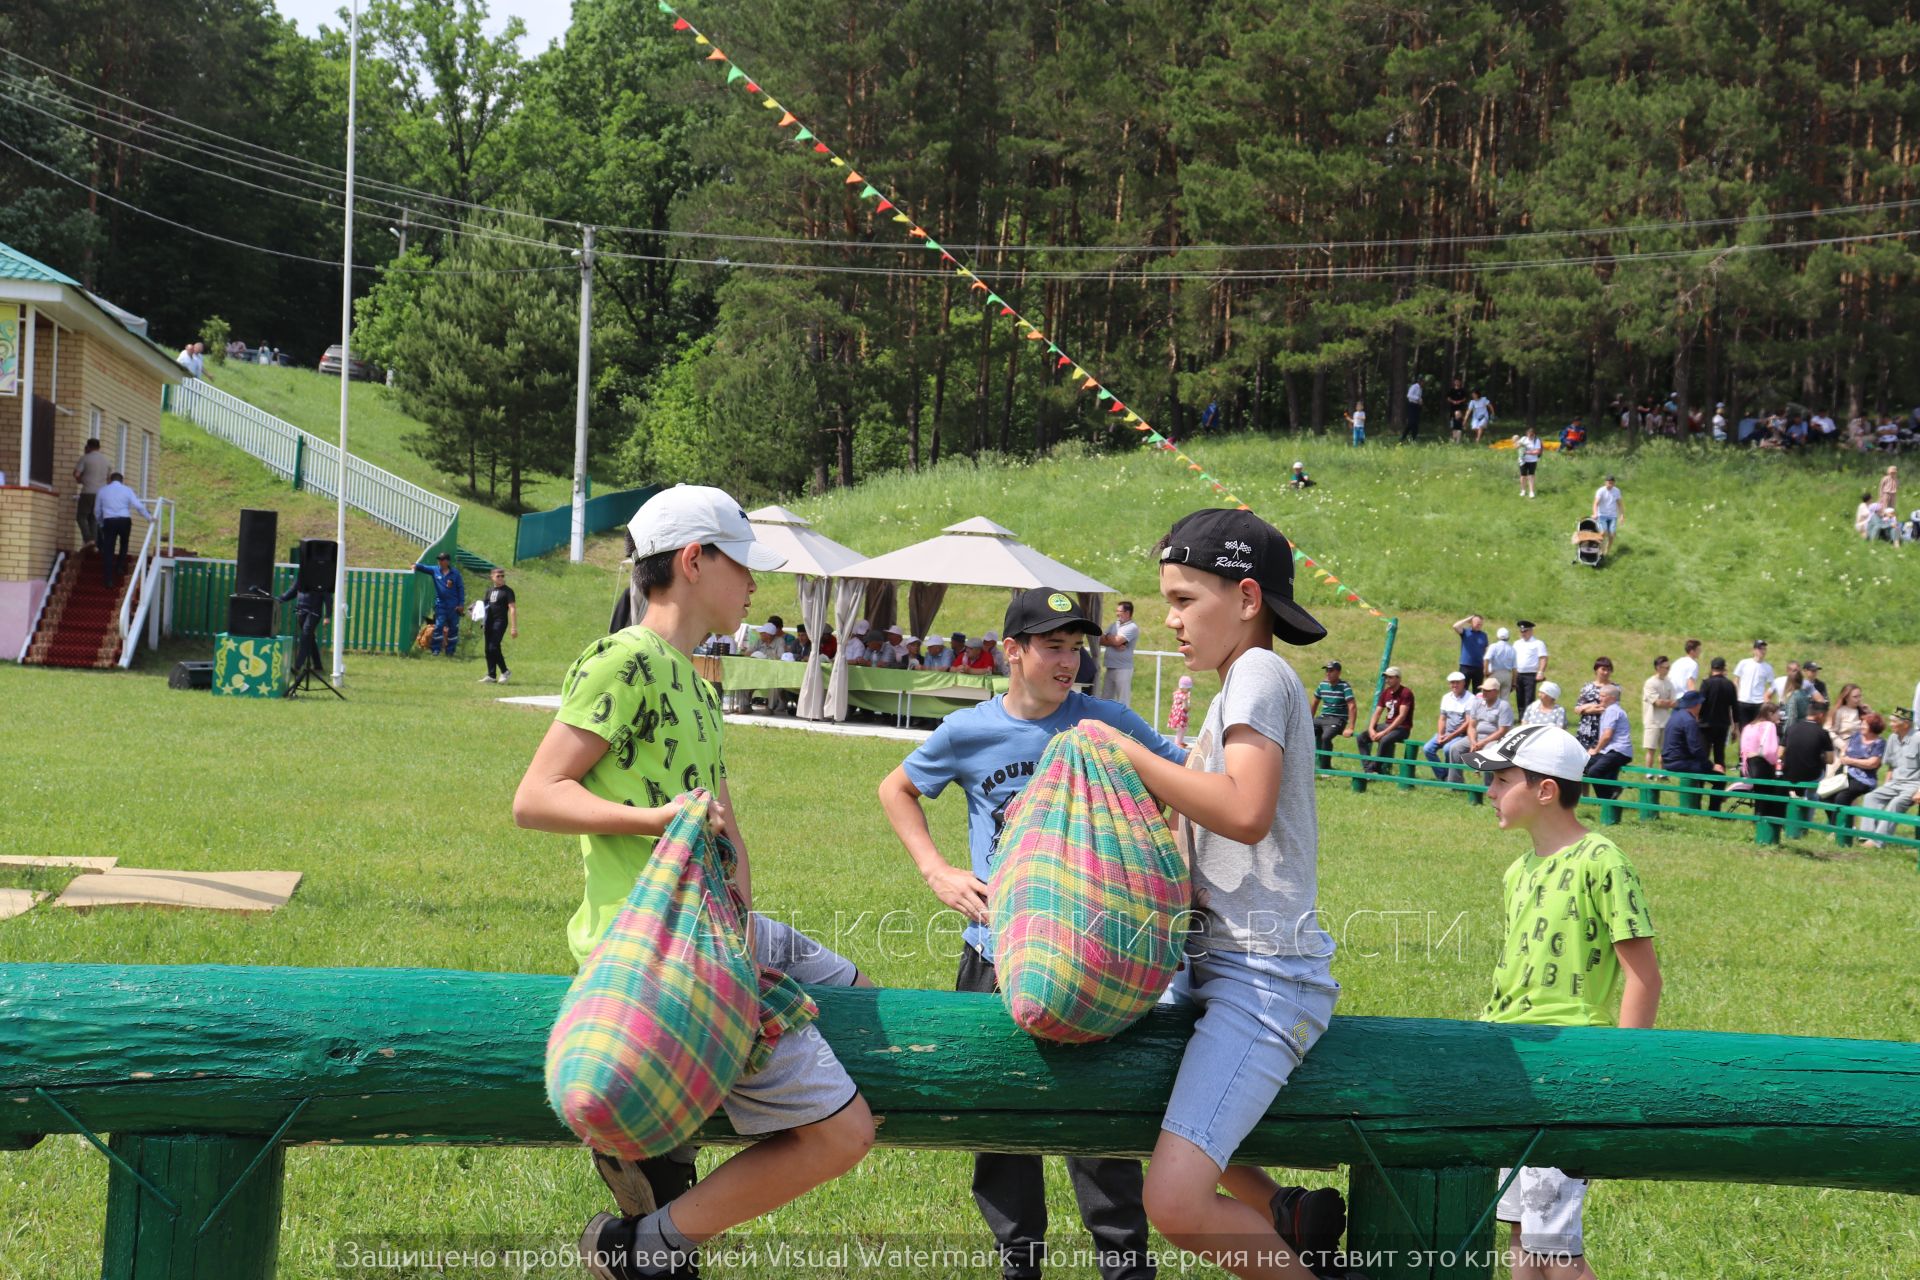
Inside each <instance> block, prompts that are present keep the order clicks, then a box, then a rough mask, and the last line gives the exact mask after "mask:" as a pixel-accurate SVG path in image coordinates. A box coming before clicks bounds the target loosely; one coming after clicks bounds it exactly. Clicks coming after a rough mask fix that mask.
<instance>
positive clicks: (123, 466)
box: [113, 418, 131, 476]
mask: <svg viewBox="0 0 1920 1280" xmlns="http://www.w3.org/2000/svg"><path fill="white" fill-rule="evenodd" d="M129 430H131V428H130V427H129V426H128V425H127V420H126V419H125V418H122V419H120V460H119V461H118V462H116V463H114V464H113V469H114V470H115V471H118V472H119V473H120V474H121V475H123V476H124V475H126V474H127V432H128V431H129Z"/></svg>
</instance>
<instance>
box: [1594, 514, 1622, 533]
mask: <svg viewBox="0 0 1920 1280" xmlns="http://www.w3.org/2000/svg"><path fill="white" fill-rule="evenodd" d="M1593 523H1594V524H1595V525H1597V526H1598V527H1599V529H1600V532H1602V533H1612V532H1613V531H1614V529H1616V528H1617V527H1619V524H1620V517H1619V516H1595V517H1594V518H1593Z"/></svg>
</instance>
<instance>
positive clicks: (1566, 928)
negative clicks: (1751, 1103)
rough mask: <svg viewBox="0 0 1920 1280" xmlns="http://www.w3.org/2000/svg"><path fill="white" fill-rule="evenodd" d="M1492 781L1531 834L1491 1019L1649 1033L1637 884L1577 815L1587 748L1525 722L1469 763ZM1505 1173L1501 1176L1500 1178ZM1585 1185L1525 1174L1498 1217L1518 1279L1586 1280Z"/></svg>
mask: <svg viewBox="0 0 1920 1280" xmlns="http://www.w3.org/2000/svg"><path fill="white" fill-rule="evenodd" d="M1467 763H1468V765H1469V766H1471V767H1472V768H1475V769H1479V770H1481V771H1482V772H1484V773H1486V774H1488V775H1489V777H1488V779H1487V802H1488V805H1489V806H1490V807H1491V808H1492V809H1493V812H1494V816H1495V817H1496V818H1497V819H1498V820H1499V823H1500V829H1501V830H1502V831H1505V830H1507V829H1508V828H1510V827H1513V828H1518V829H1519V830H1521V831H1524V832H1526V833H1527V835H1529V836H1530V837H1532V840H1533V849H1532V851H1531V852H1529V853H1524V854H1521V855H1520V857H1519V858H1517V859H1516V860H1515V861H1514V863H1513V865H1512V866H1510V867H1508V868H1507V874H1506V933H1505V939H1506V940H1505V942H1504V943H1503V944H1502V946H1501V951H1500V964H1499V967H1498V968H1497V969H1495V970H1494V975H1493V994H1492V995H1491V996H1490V997H1489V998H1488V1000H1487V1004H1486V1008H1485V1009H1483V1010H1482V1011H1481V1014H1480V1016H1481V1018H1482V1019H1483V1020H1484V1021H1487V1022H1524V1023H1532V1024H1536V1025H1544V1026H1555V1027H1568V1026H1601V1027H1604V1026H1608V1025H1611V1024H1612V1023H1613V1021H1614V1019H1613V1017H1612V1013H1613V998H1614V993H1615V992H1616V990H1617V991H1618V992H1619V994H1620V1019H1619V1025H1620V1026H1622V1027H1651V1026H1652V1025H1653V1020H1654V1015H1655V1013H1656V1012H1657V1011H1658V1009H1659V1007H1660V961H1659V958H1658V957H1657V956H1656V955H1655V954H1654V948H1653V918H1652V916H1650V915H1649V914H1648V912H1647V899H1646V892H1645V890H1643V889H1642V888H1641V887H1640V877H1639V876H1638V875H1637V874H1635V872H1634V869H1633V865H1632V864H1631V863H1629V862H1628V861H1627V857H1626V855H1625V854H1624V853H1622V852H1621V851H1620V847H1619V846H1618V845H1616V844H1614V842H1613V841H1612V840H1610V839H1608V838H1607V837H1606V836H1604V835H1601V834H1600V833H1599V832H1597V831H1589V830H1587V828H1586V827H1585V826H1583V825H1581V822H1580V819H1579V818H1578V817H1577V816H1575V813H1574V806H1575V805H1577V804H1579V802H1580V792H1581V787H1582V783H1581V777H1582V775H1583V773H1584V771H1585V769H1586V763H1587V753H1586V749H1585V748H1583V747H1582V746H1581V745H1580V741H1579V739H1577V738H1575V737H1574V736H1573V735H1572V734H1570V733H1568V732H1567V731H1566V730H1565V729H1559V728H1555V727H1554V726H1552V725H1545V724H1530V725H1522V726H1521V727H1520V728H1518V729H1515V730H1514V731H1513V732H1511V733H1509V734H1506V735H1505V736H1504V737H1501V738H1499V739H1498V740H1496V741H1494V742H1492V743H1490V744H1489V745H1488V747H1487V749H1486V750H1485V751H1481V752H1475V753H1473V754H1471V755H1469V756H1468V757H1467ZM1507 1172H1508V1171H1507V1170H1505V1169H1502V1170H1501V1171H1500V1178H1501V1181H1502V1182H1503V1183H1504V1182H1505V1181H1506V1178H1507ZM1586 1194H1587V1183H1586V1180H1585V1179H1584V1178H1571V1177H1568V1176H1567V1175H1566V1174H1564V1173H1562V1172H1561V1171H1560V1170H1558V1169H1552V1168H1522V1169H1521V1170H1520V1172H1519V1175H1518V1176H1517V1177H1515V1178H1514V1179H1513V1183H1512V1185H1511V1186H1509V1187H1508V1188H1507V1191H1506V1194H1505V1195H1503V1196H1501V1197H1500V1206H1499V1209H1498V1210H1497V1216H1498V1217H1499V1219H1500V1221H1502V1222H1505V1223H1508V1224H1510V1225H1511V1226H1512V1228H1513V1240H1512V1243H1513V1249H1512V1258H1513V1262H1512V1269H1513V1277H1514V1280H1593V1268H1592V1267H1590V1266H1588V1265H1587V1259H1586V1245H1585V1241H1584V1239H1583V1237H1582V1234H1581V1225H1580V1216H1581V1213H1580V1211H1581V1205H1582V1203H1583V1202H1584V1200H1585V1199H1586Z"/></svg>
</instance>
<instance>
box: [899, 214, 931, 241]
mask: <svg viewBox="0 0 1920 1280" xmlns="http://www.w3.org/2000/svg"><path fill="white" fill-rule="evenodd" d="M894 221H895V222H912V221H913V219H912V218H909V217H907V215H906V214H904V213H903V214H901V215H900V216H899V217H898V218H895V219H894ZM907 234H908V235H910V236H912V237H913V238H914V239H916V240H925V239H926V238H927V233H926V232H925V231H924V230H922V229H921V228H919V227H915V228H914V229H913V230H911V231H909V232H907Z"/></svg>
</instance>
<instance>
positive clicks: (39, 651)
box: [24, 546, 139, 669]
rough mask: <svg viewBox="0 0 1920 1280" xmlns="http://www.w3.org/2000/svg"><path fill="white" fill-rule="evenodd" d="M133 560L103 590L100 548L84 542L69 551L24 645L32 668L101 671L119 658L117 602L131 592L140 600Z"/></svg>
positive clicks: (118, 607) (136, 601)
mask: <svg viewBox="0 0 1920 1280" xmlns="http://www.w3.org/2000/svg"><path fill="white" fill-rule="evenodd" d="M133 560H134V558H133V557H132V556H131V555H129V556H128V557H127V562H128V572H126V573H124V574H122V575H121V578H120V585H119V587H117V588H116V589H114V590H112V591H109V590H107V587H106V584H105V583H104V582H103V581H102V580H101V577H100V551H99V549H98V548H97V547H93V546H88V547H84V548H82V549H81V550H79V551H76V552H73V553H72V554H70V555H68V556H67V558H66V560H65V561H64V562H63V563H62V564H61V566H60V577H59V578H58V580H56V581H55V582H54V584H53V588H52V590H51V591H49V592H48V593H47V603H46V608H45V609H44V610H43V611H42V612H41V615H40V626H39V628H38V629H37V630H36V631H35V632H34V633H33V642H32V643H31V644H29V645H28V646H27V656H26V658H25V659H24V661H25V662H26V663H27V664H28V665H30V666H42V667H93V668H99V669H105V668H109V667H112V666H115V665H116V664H117V663H118V662H119V661H120V644H121V640H120V601H121V597H123V596H124V595H126V593H128V592H129V591H132V592H134V593H135V594H134V603H135V605H136V607H137V606H138V604H139V594H138V587H139V584H138V583H136V582H135V581H134V580H133V574H132V565H133Z"/></svg>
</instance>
